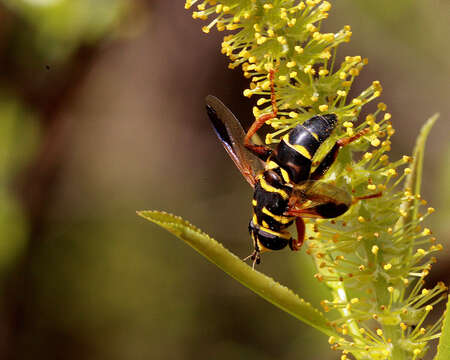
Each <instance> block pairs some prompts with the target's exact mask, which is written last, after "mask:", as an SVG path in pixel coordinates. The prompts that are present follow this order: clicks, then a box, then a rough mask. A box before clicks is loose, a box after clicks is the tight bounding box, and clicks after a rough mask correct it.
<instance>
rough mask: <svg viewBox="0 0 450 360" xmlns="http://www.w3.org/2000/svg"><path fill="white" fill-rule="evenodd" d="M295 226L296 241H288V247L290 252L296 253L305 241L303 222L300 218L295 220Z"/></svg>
mask: <svg viewBox="0 0 450 360" xmlns="http://www.w3.org/2000/svg"><path fill="white" fill-rule="evenodd" d="M295 226H296V227H297V240H295V239H294V238H291V240H289V247H290V248H291V250H292V251H298V250H300V248H301V247H302V245H303V241H305V222H304V221H303V219H302V218H301V217H297V218H296V219H295Z"/></svg>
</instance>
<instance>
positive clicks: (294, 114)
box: [289, 111, 298, 119]
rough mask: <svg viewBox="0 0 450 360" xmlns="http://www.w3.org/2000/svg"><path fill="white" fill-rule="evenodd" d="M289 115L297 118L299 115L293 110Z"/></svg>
mask: <svg viewBox="0 0 450 360" xmlns="http://www.w3.org/2000/svg"><path fill="white" fill-rule="evenodd" d="M289 117H290V118H293V119H295V118H297V117H298V113H296V112H295V111H291V112H290V113H289Z"/></svg>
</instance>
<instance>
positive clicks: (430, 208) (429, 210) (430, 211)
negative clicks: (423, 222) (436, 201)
mask: <svg viewBox="0 0 450 360" xmlns="http://www.w3.org/2000/svg"><path fill="white" fill-rule="evenodd" d="M434 211H435V210H434V208H432V207H429V208H428V209H427V213H428V214H432V213H434Z"/></svg>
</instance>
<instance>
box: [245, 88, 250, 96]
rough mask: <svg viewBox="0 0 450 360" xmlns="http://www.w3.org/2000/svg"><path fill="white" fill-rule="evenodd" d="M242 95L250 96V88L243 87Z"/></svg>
mask: <svg viewBox="0 0 450 360" xmlns="http://www.w3.org/2000/svg"><path fill="white" fill-rule="evenodd" d="M244 96H246V97H250V96H252V91H251V90H250V89H245V90H244Z"/></svg>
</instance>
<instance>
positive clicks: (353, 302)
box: [350, 298, 359, 304]
mask: <svg viewBox="0 0 450 360" xmlns="http://www.w3.org/2000/svg"><path fill="white" fill-rule="evenodd" d="M350 302H351V303H352V304H357V303H359V298H353V299H351V300H350Z"/></svg>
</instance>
